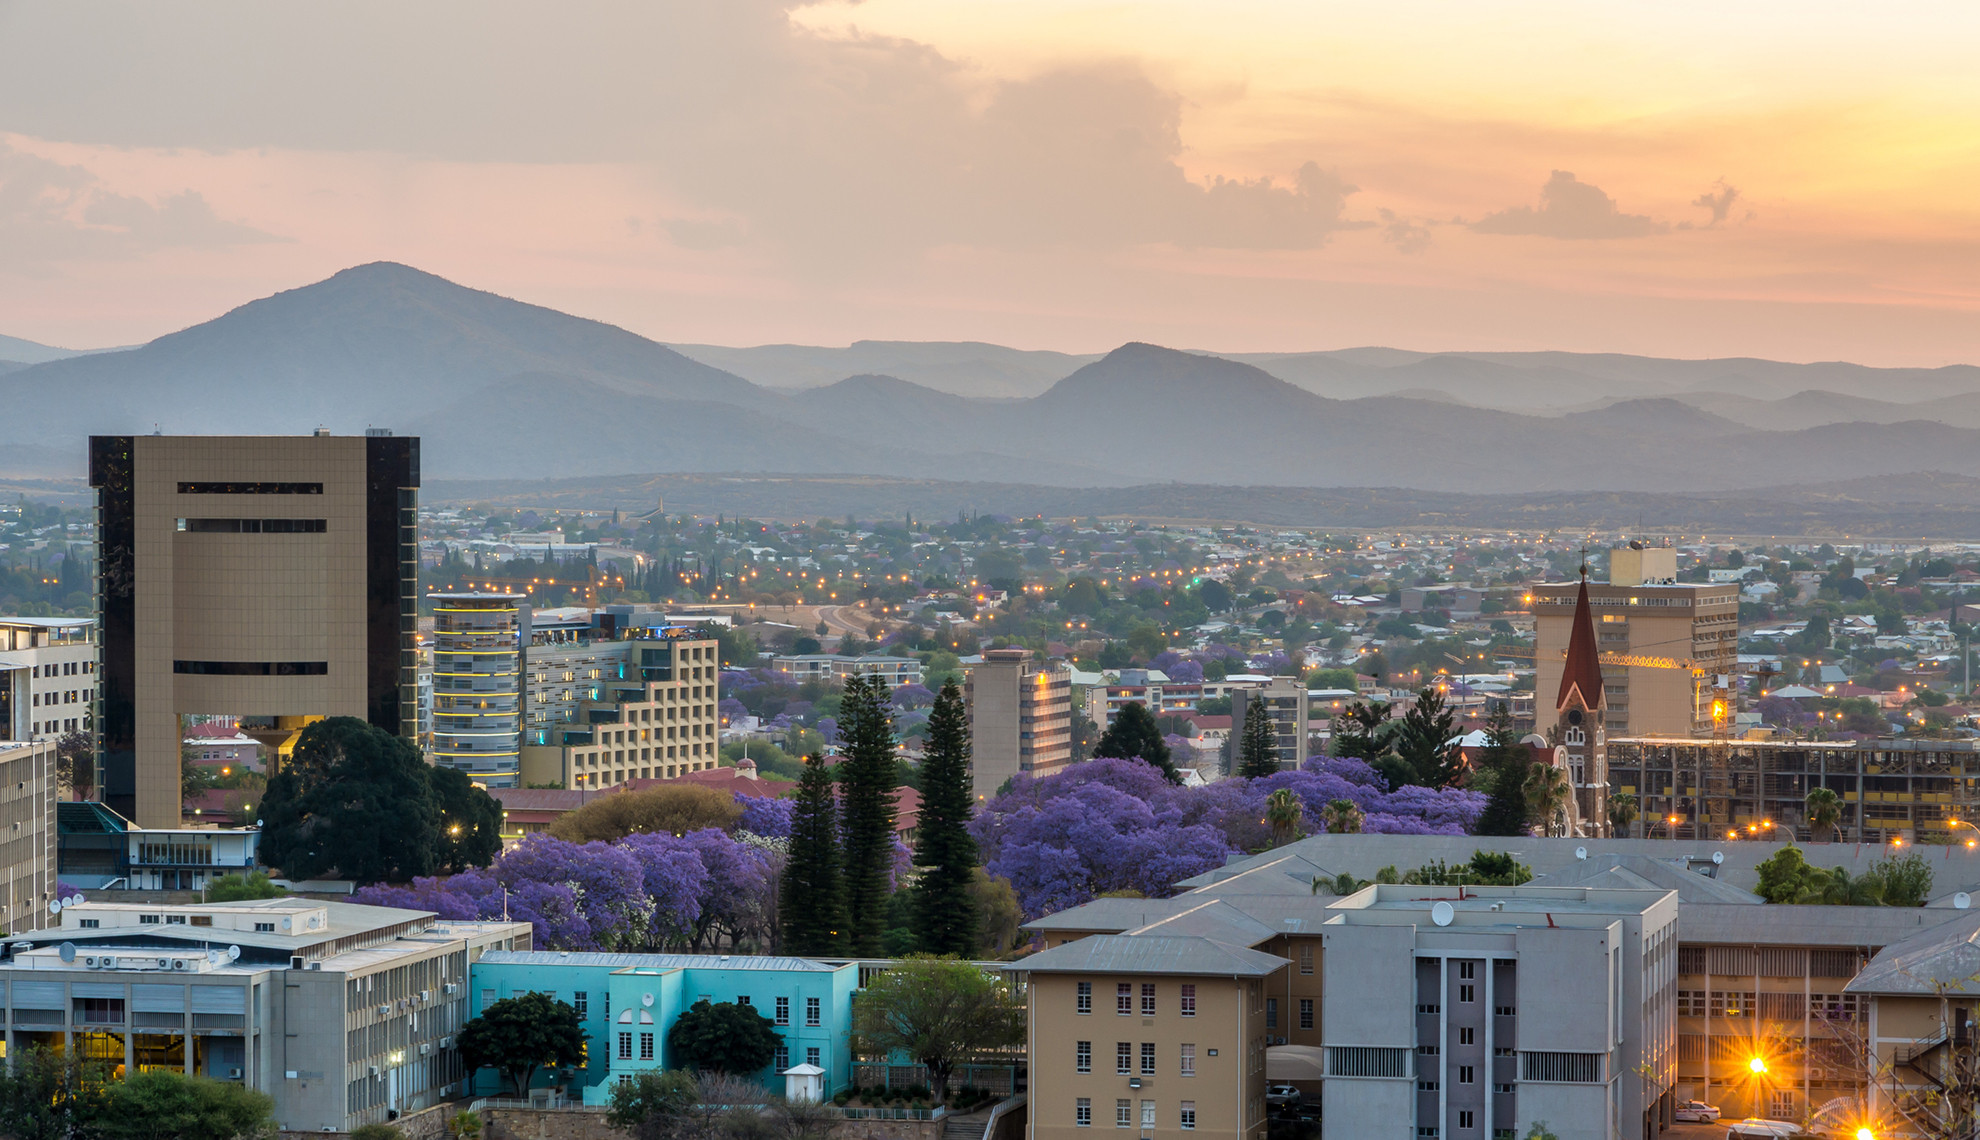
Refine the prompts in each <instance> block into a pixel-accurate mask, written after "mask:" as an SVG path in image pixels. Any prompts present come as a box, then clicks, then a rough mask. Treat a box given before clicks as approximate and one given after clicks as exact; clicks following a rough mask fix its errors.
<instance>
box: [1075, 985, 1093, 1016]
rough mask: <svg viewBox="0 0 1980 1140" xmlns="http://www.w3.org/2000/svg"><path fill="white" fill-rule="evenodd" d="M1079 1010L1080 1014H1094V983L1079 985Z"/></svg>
mask: <svg viewBox="0 0 1980 1140" xmlns="http://www.w3.org/2000/svg"><path fill="white" fill-rule="evenodd" d="M1078 1009H1079V1012H1081V1013H1092V1012H1093V983H1092V982H1081V983H1080V984H1079V1007H1078Z"/></svg>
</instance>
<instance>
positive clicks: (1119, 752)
mask: <svg viewBox="0 0 1980 1140" xmlns="http://www.w3.org/2000/svg"><path fill="white" fill-rule="evenodd" d="M1093 755H1094V756H1096V757H1099V756H1115V757H1119V758H1121V759H1123V760H1133V759H1140V760H1146V761H1148V762H1149V763H1150V764H1153V765H1155V766H1156V767H1157V768H1160V769H1161V770H1162V774H1163V775H1164V776H1167V777H1168V778H1169V782H1170V783H1171V784H1180V783H1182V774H1181V773H1179V772H1177V771H1176V765H1175V763H1174V762H1173V761H1172V760H1170V759H1169V744H1168V742H1167V741H1165V740H1163V739H1162V729H1161V728H1160V726H1158V725H1157V724H1156V723H1155V717H1154V716H1153V715H1152V714H1150V713H1149V711H1148V706H1147V705H1144V704H1142V703H1141V702H1140V701H1129V702H1128V703H1127V704H1124V705H1122V706H1121V707H1120V709H1119V710H1118V711H1116V712H1115V713H1114V723H1113V724H1111V725H1108V726H1107V731H1105V732H1103V733H1101V734H1100V740H1099V743H1097V744H1095V745H1094V746H1093Z"/></svg>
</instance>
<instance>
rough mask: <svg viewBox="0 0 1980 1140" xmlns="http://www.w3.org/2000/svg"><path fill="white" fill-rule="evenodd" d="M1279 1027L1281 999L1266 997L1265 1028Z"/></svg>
mask: <svg viewBox="0 0 1980 1140" xmlns="http://www.w3.org/2000/svg"><path fill="white" fill-rule="evenodd" d="M1278 1027H1279V999H1278V998H1266V999H1265V1028H1267V1029H1277V1028H1278Z"/></svg>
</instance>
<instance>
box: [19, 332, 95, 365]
mask: <svg viewBox="0 0 1980 1140" xmlns="http://www.w3.org/2000/svg"><path fill="white" fill-rule="evenodd" d="M80 355H82V354H81V353H79V352H77V351H76V350H75V349H72V348H56V347H54V346H53V345H47V344H36V343H35V342H34V341H31V340H22V339H21V338H20V337H17V336H0V360H6V361H12V362H13V363H15V364H42V363H45V362H47V361H50V360H61V359H63V358H65V357H70V356H80Z"/></svg>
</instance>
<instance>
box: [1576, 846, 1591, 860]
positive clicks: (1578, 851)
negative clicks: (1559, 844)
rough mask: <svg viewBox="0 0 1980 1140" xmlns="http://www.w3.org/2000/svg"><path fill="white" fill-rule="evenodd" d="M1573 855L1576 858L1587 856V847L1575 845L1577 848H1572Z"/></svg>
mask: <svg viewBox="0 0 1980 1140" xmlns="http://www.w3.org/2000/svg"><path fill="white" fill-rule="evenodd" d="M1574 857H1575V858H1577V859H1586V858H1588V848H1586V847H1577V848H1575V849H1574Z"/></svg>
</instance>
